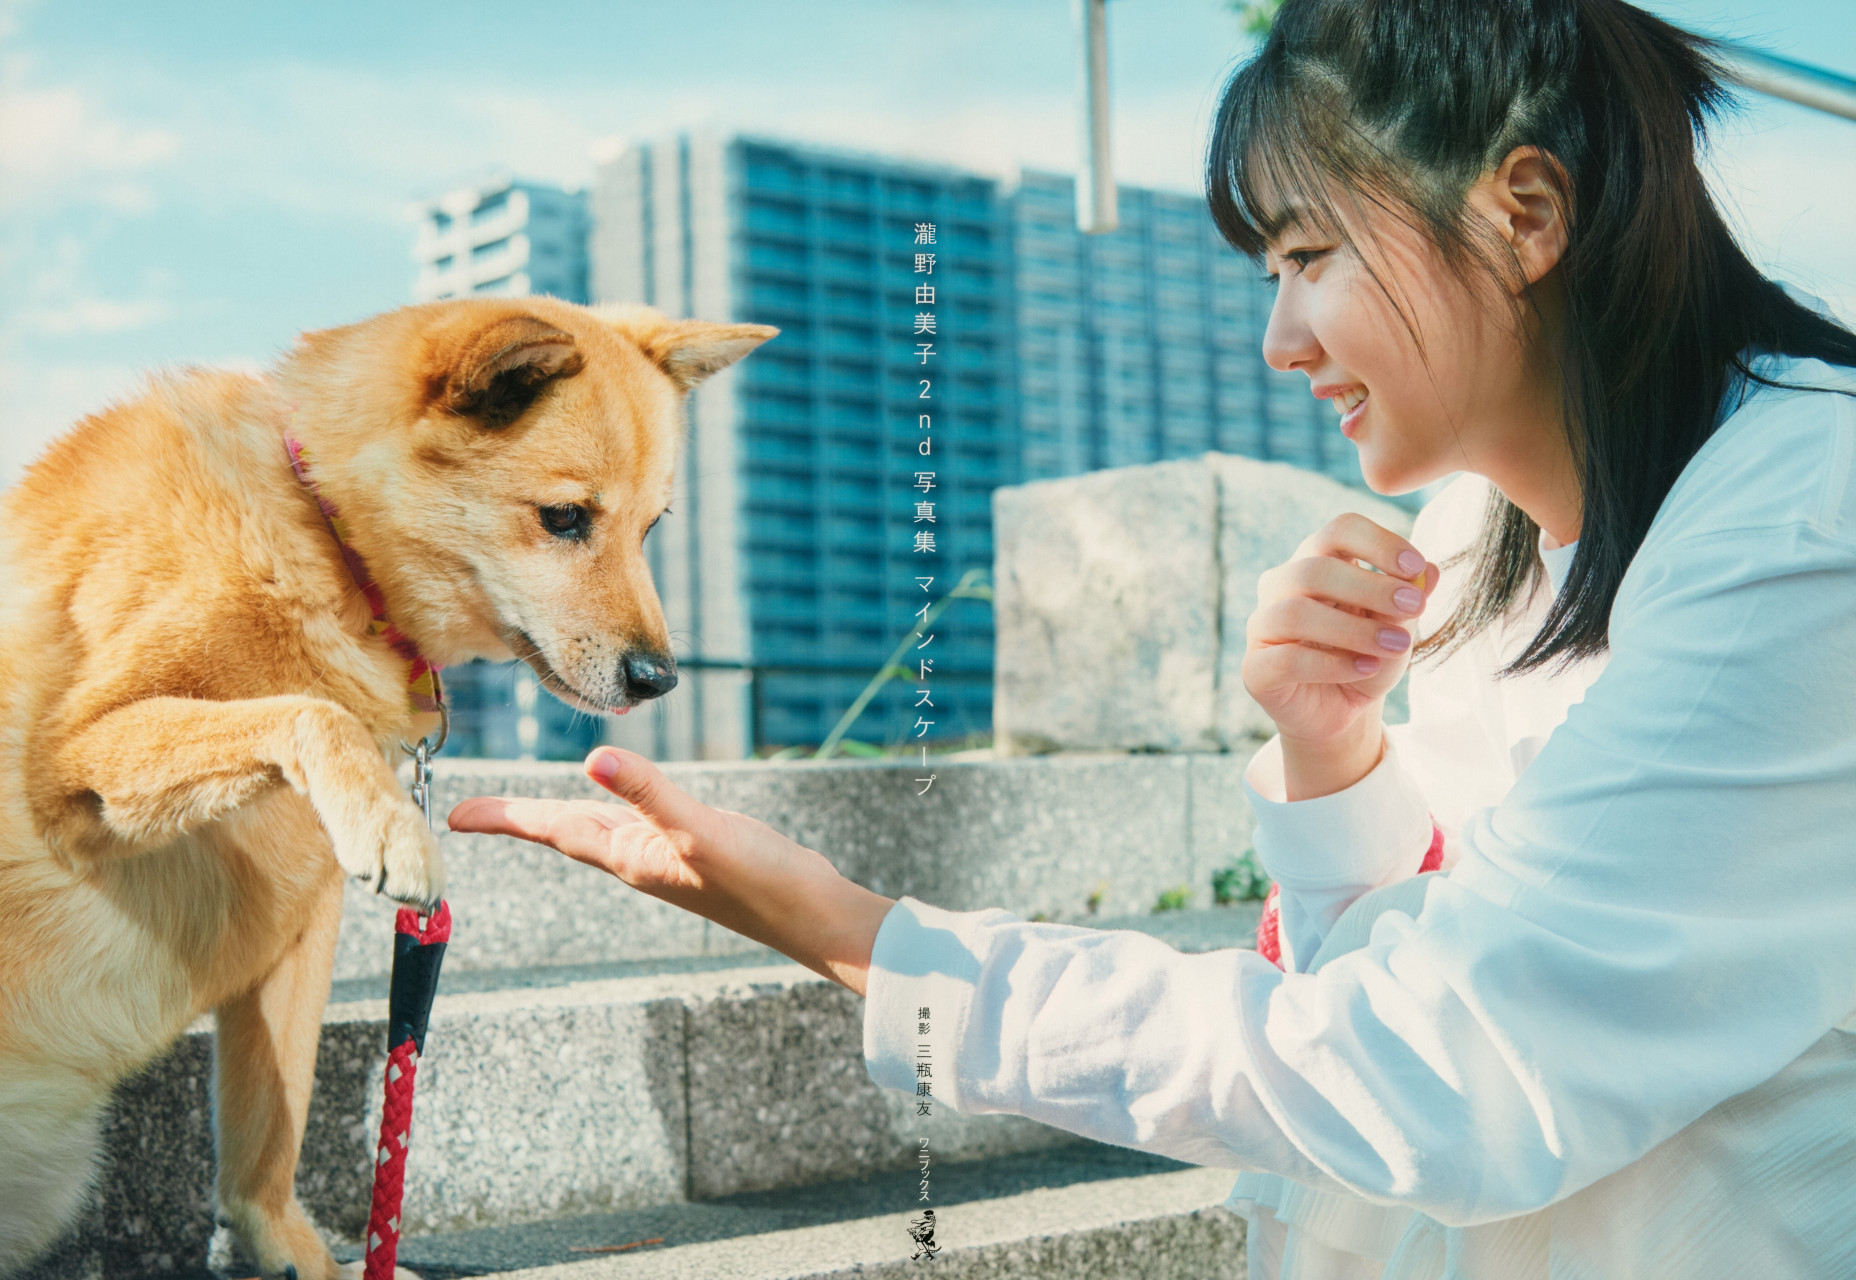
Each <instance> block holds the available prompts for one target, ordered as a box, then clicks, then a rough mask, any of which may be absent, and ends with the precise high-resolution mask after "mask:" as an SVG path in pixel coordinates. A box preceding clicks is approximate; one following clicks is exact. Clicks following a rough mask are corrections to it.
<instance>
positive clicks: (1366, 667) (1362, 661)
mask: <svg viewBox="0 0 1856 1280" xmlns="http://www.w3.org/2000/svg"><path fill="white" fill-rule="evenodd" d="M1353 665H1354V666H1355V667H1357V668H1359V669H1360V670H1361V671H1364V672H1366V673H1367V674H1368V675H1371V674H1372V673H1373V672H1375V671H1377V670H1379V659H1377V658H1369V657H1366V656H1365V655H1364V654H1362V655H1361V656H1359V657H1357V658H1355V659H1354V660H1353Z"/></svg>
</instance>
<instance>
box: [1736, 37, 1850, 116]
mask: <svg viewBox="0 0 1856 1280" xmlns="http://www.w3.org/2000/svg"><path fill="white" fill-rule="evenodd" d="M1721 69H1722V70H1723V71H1725V72H1726V73H1727V78H1728V79H1730V80H1733V81H1735V82H1736V83H1738V84H1742V85H1745V86H1746V87H1747V88H1749V89H1752V90H1755V91H1756V92H1759V93H1764V94H1770V95H1771V96H1772V97H1774V98H1783V99H1785V101H1787V102H1795V103H1797V104H1798V105H1799V106H1801V107H1811V108H1813V109H1815V110H1818V111H1823V112H1827V113H1829V114H1830V115H1833V116H1842V117H1843V118H1844V119H1845V120H1856V80H1852V79H1850V78H1849V77H1848V76H1840V75H1838V74H1837V73H1836V72H1834V71H1825V70H1824V69H1823V68H1821V67H1813V66H1808V65H1806V64H1805V63H1802V62H1793V61H1792V60H1791V59H1789V58H1775V57H1773V56H1772V55H1771V54H1769V53H1760V52H1759V51H1758V50H1756V49H1747V48H1744V47H1742V46H1739V45H1726V46H1724V49H1723V56H1722V58H1721Z"/></svg>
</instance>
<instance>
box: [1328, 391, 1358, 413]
mask: <svg viewBox="0 0 1856 1280" xmlns="http://www.w3.org/2000/svg"><path fill="white" fill-rule="evenodd" d="M1364 399H1366V392H1364V391H1343V392H1341V393H1340V394H1339V395H1337V396H1335V397H1334V412H1336V413H1338V414H1340V416H1341V417H1343V418H1344V417H1346V416H1347V415H1348V414H1350V413H1352V412H1353V411H1354V409H1355V408H1357V407H1358V406H1359V403H1360V401H1362V400H1364Z"/></svg>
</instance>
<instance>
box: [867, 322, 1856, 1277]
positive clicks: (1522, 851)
mask: <svg viewBox="0 0 1856 1280" xmlns="http://www.w3.org/2000/svg"><path fill="white" fill-rule="evenodd" d="M1756 369H1757V370H1758V371H1759V372H1760V373H1762V374H1765V375H1766V376H1768V377H1774V378H1781V379H1784V380H1788V381H1793V382H1805V383H1810V384H1813V385H1824V386H1838V387H1842V388H1844V389H1847V390H1852V391H1856V372H1853V371H1851V370H1848V369H1841V368H1833V367H1831V366H1826V365H1824V364H1822V363H1819V362H1816V361H1790V360H1782V359H1777V358H1772V357H1763V358H1761V360H1760V361H1759V362H1758V363H1757V365H1756ZM1729 411H1731V412H1729ZM1723 412H1724V413H1727V414H1728V416H1727V417H1726V420H1725V421H1724V422H1723V423H1722V425H1721V426H1720V428H1719V429H1718V430H1717V431H1716V432H1715V433H1714V434H1713V435H1712V436H1711V437H1710V438H1709V440H1708V442H1707V443H1706V444H1705V445H1704V446H1703V447H1702V449H1701V450H1700V451H1699V452H1698V453H1697V454H1696V456H1695V457H1694V458H1693V459H1691V461H1690V462H1689V464H1688V466H1687V467H1686V468H1684V470H1683V472H1682V474H1681V475H1680V477H1679V478H1678V480H1677V482H1676V484H1675V486H1674V487H1673V488H1672V490H1671V491H1670V493H1669V495H1668V496H1667V498H1666V499H1665V500H1664V502H1663V504H1662V506H1661V508H1660V509H1659V510H1658V512H1657V514H1656V518H1655V520H1654V522H1653V523H1652V525H1651V528H1650V531H1649V533H1648V535H1647V536H1646V538H1645V539H1644V542H1643V544H1642V546H1641V548H1640V549H1639V551H1638V553H1637V555H1636V557H1635V559H1634V560H1633V561H1632V562H1631V564H1630V566H1629V569H1628V571H1627V573H1626V574H1625V577H1624V581H1623V584H1622V586H1621V588H1620V590H1619V592H1618V595H1617V598H1616V601H1615V603H1614V606H1613V610H1612V614H1611V626H1610V653H1609V655H1608V657H1607V659H1606V660H1604V661H1603V662H1602V664H1588V666H1587V669H1586V670H1584V671H1578V670H1576V669H1575V671H1572V672H1567V673H1565V674H1562V675H1560V676H1557V677H1555V676H1553V675H1552V674H1551V673H1541V672H1536V673H1533V674H1532V675H1531V676H1530V677H1526V678H1524V679H1523V680H1522V681H1516V682H1497V681H1494V680H1493V679H1492V678H1491V676H1490V674H1489V673H1490V671H1492V669H1493V668H1492V664H1491V662H1490V654H1491V652H1493V651H1495V650H1499V651H1501V652H1503V653H1506V654H1512V653H1513V652H1514V651H1515V650H1516V649H1517V648H1518V643H1519V641H1521V640H1524V639H1525V638H1526V635H1525V634H1520V633H1518V632H1517V631H1515V630H1513V629H1505V630H1504V633H1503V634H1502V635H1500V636H1495V635H1491V636H1489V637H1486V638H1484V640H1483V641H1482V642H1481V643H1480V644H1479V646H1477V647H1479V649H1480V657H1477V656H1476V655H1475V654H1472V653H1471V652H1470V651H1468V650H1465V651H1462V652H1461V653H1459V655H1457V657H1458V658H1459V659H1461V661H1453V662H1452V663H1447V664H1443V665H1444V667H1449V668H1451V671H1450V672H1449V678H1448V679H1441V680H1440V679H1434V678H1432V677H1433V676H1436V677H1442V676H1444V675H1445V674H1446V673H1445V671H1444V669H1443V667H1440V668H1438V669H1437V670H1436V671H1434V672H1431V673H1427V672H1426V669H1425V665H1424V664H1420V665H1418V666H1416V667H1414V669H1413V675H1412V717H1411V723H1410V724H1409V725H1407V726H1392V727H1391V728H1390V729H1389V730H1388V747H1387V751H1386V754H1385V757H1384V759H1382V760H1381V762H1380V764H1379V766H1378V767H1377V768H1376V769H1375V770H1374V771H1373V772H1372V773H1371V774H1369V775H1368V776H1367V777H1366V778H1365V779H1363V780H1362V781H1361V782H1360V783H1358V784H1356V785H1355V786H1354V787H1351V788H1348V789H1347V790H1345V791H1342V792H1339V793H1337V794H1335V795H1332V796H1325V797H1321V798H1319V799H1315V800H1305V801H1298V802H1294V803H1284V802H1283V801H1282V800H1281V796H1282V791H1281V790H1280V787H1281V781H1280V763H1279V757H1278V756H1277V754H1276V745H1275V743H1274V742H1273V741H1272V743H1271V744H1270V745H1269V746H1266V747H1265V748H1264V749H1263V750H1262V751H1260V752H1259V753H1258V756H1257V757H1256V759H1255V760H1253V762H1252V764H1251V766H1250V768H1249V769H1248V770H1247V771H1246V776H1245V785H1246V790H1247V792H1248V793H1249V795H1250V799H1251V802H1252V804H1253V806H1254V807H1255V808H1256V811H1257V830H1256V845H1257V850H1258V853H1259V856H1260V857H1262V859H1263V860H1264V863H1265V867H1266V869H1267V870H1268V871H1269V872H1270V873H1271V875H1272V876H1273V877H1275V878H1276V880H1277V881H1278V883H1279V884H1280V885H1281V886H1282V910H1283V935H1284V941H1285V944H1286V948H1285V950H1286V952H1287V953H1288V958H1289V963H1288V968H1289V969H1290V971H1289V972H1283V971H1281V970H1278V969H1277V968H1276V967H1275V966H1273V965H1271V964H1270V963H1269V962H1268V961H1266V960H1264V959H1263V958H1262V957H1261V956H1259V955H1257V954H1256V953H1255V952H1254V951H1248V950H1230V951H1219V952H1213V953H1209V954H1203V955H1183V954H1180V953H1178V952H1175V951H1173V950H1172V949H1171V948H1169V947H1167V946H1165V945H1164V944H1163V943H1160V942H1158V941H1156V940H1154V939H1152V938H1149V937H1146V936H1144V935H1141V934H1136V933H1127V932H1106V931H1099V930H1092V929H1085V928H1080V927H1075V926H1065V925H1053V924H1032V923H1027V922H1025V921H1022V920H1019V919H1017V918H1016V917H1014V916H1012V915H1010V914H1008V913H1006V912H1004V911H998V910H987V911H971V912H950V911H943V910H940V909H937V908H935V907H931V906H928V905H926V904H924V903H921V902H919V901H917V900H915V899H913V898H904V899H903V900H902V901H901V902H899V903H898V904H897V905H896V906H895V907H894V908H893V909H892V910H891V911H890V913H889V915H888V916H887V917H886V918H885V920H884V922H883V926H882V928H881V930H880V931H879V933H878V935H877V940H876V947H875V952H874V954H873V956H872V965H871V972H870V981H869V988H868V1001H867V1006H866V1011H865V1023H864V1051H865V1057H866V1065H867V1067H868V1069H869V1072H870V1075H871V1078H872V1079H873V1080H875V1081H876V1082H877V1083H878V1084H881V1085H886V1086H889V1087H894V1088H902V1089H907V1090H908V1091H909V1092H911V1093H913V1092H915V1091H916V1087H917V1083H918V1079H919V1075H918V1071H917V1064H918V1062H920V1061H923V1060H926V1061H928V1062H930V1063H932V1070H933V1074H932V1077H931V1078H932V1082H933V1091H934V1095H935V1097H936V1098H937V1099H938V1100H939V1101H940V1102H941V1103H943V1104H946V1105H951V1106H952V1107H953V1108H954V1109H956V1110H958V1111H961V1112H966V1113H979V1112H1009V1113H1013V1114H1018V1115H1024V1116H1029V1117H1031V1118H1033V1119H1037V1120H1041V1121H1044V1122H1046V1123H1048V1124H1052V1125H1056V1126H1058V1127H1060V1128H1064V1129H1067V1130H1069V1131H1071V1132H1074V1133H1078V1134H1082V1135H1085V1136H1087V1137H1091V1138H1096V1139H1099V1140H1101V1141H1105V1142H1111V1143H1116V1144H1119V1145H1123V1146H1127V1147H1133V1148H1136V1149H1140V1150H1144V1151H1151V1152H1156V1153H1159V1154H1163V1155H1168V1156H1172V1157H1174V1158H1176V1159H1180V1160H1185V1161H1190V1162H1193V1163H1198V1164H1206V1165H1219V1166H1225V1167H1229V1168H1233V1169H1243V1170H1246V1171H1250V1173H1249V1174H1247V1176H1246V1177H1245V1178H1244V1179H1240V1181H1239V1184H1238V1187H1237V1189H1236V1191H1235V1192H1234V1194H1233V1197H1232V1203H1233V1204H1234V1205H1235V1206H1237V1207H1239V1208H1241V1209H1244V1210H1246V1211H1249V1212H1252V1213H1256V1212H1257V1211H1258V1209H1259V1206H1261V1210H1262V1216H1264V1217H1266V1218H1271V1219H1272V1221H1271V1222H1270V1223H1268V1224H1266V1225H1267V1226H1268V1227H1269V1229H1270V1231H1273V1232H1274V1234H1273V1235H1268V1234H1267V1233H1266V1234H1265V1235H1260V1234H1259V1232H1258V1229H1257V1228H1256V1227H1255V1226H1254V1225H1253V1233H1252V1246H1251V1247H1252V1254H1253V1274H1275V1273H1276V1272H1280V1274H1281V1275H1282V1276H1284V1277H1285V1278H1288V1277H1293V1280H1302V1278H1303V1277H1304V1276H1313V1275H1316V1274H1321V1275H1324V1276H1331V1275H1339V1274H1347V1275H1352V1274H1362V1275H1364V1274H1381V1273H1383V1274H1385V1275H1387V1276H1398V1277H1401V1278H1403V1277H1417V1276H1427V1277H1428V1276H1444V1275H1449V1276H1464V1277H1498V1276H1499V1277H1502V1278H1503V1280H1509V1278H1511V1277H1520V1276H1530V1275H1538V1276H1542V1277H1546V1276H1552V1277H1561V1276H1568V1277H1570V1276H1581V1277H1583V1276H1619V1277H1623V1276H1631V1277H1638V1278H1642V1277H1669V1278H1670V1280H1675V1278H1676V1277H1681V1278H1682V1280H1696V1278H1697V1277H1707V1276H1722V1277H1726V1276H1738V1275H1751V1274H1757V1275H1760V1276H1762V1277H1772V1278H1776V1280H1783V1278H1786V1277H1799V1278H1801V1280H1802V1278H1803V1277H1807V1276H1812V1277H1814V1276H1828V1275H1856V1173H1852V1170H1856V1017H1853V1016H1852V1015H1853V1012H1856V400H1851V399H1850V398H1848V397H1845V396H1840V395H1830V394H1818V393H1810V392H1788V391H1778V390H1772V389H1766V388H1757V387H1755V388H1753V389H1752V392H1751V394H1750V395H1748V396H1747V397H1746V398H1745V399H1744V403H1741V402H1740V400H1739V398H1738V397H1732V398H1730V402H1729V403H1728V404H1727V405H1724V406H1723ZM1480 483H1481V482H1479V481H1477V480H1476V479H1475V478H1474V477H1466V478H1464V479H1463V480H1459V481H1458V482H1457V483H1453V484H1452V485H1451V486H1449V487H1448V488H1447V489H1446V490H1445V492H1444V493H1442V494H1440V495H1438V497H1437V498H1436V499H1434V500H1433V502H1432V503H1431V504H1429V505H1427V507H1426V509H1425V512H1424V513H1423V514H1422V515H1421V516H1420V519H1419V526H1418V529H1417V530H1416V531H1415V536H1414V538H1413V541H1414V542H1416V543H1417V544H1418V545H1419V547H1420V549H1422V550H1424V551H1425V553H1426V555H1427V556H1428V557H1429V558H1431V559H1432V560H1440V559H1441V558H1442V556H1440V555H1439V554H1438V551H1439V549H1441V550H1442V551H1443V552H1444V554H1448V552H1449V551H1450V550H1452V549H1454V548H1453V547H1444V546H1442V545H1441V544H1442V543H1443V542H1448V541H1451V540H1452V539H1454V538H1457V537H1460V536H1461V535H1462V532H1463V529H1464V527H1465V521H1464V520H1463V512H1464V510H1465V509H1466V508H1474V507H1476V506H1478V505H1479V500H1478V501H1471V499H1473V498H1475V497H1476V486H1477V485H1478V484H1480ZM1484 492H1486V490H1484ZM1479 514H1480V513H1479V511H1475V510H1471V511H1470V518H1469V521H1468V524H1469V525H1470V526H1472V527H1473V524H1474V521H1475V519H1476V518H1477V517H1479ZM1433 538H1434V539H1437V540H1438V542H1439V546H1438V547H1433V546H1432V545H1428V544H1427V541H1426V539H1433ZM1571 551H1572V549H1571V548H1566V549H1564V552H1565V554H1564V555H1560V556H1554V555H1551V554H1550V555H1549V556H1548V557H1547V559H1548V564H1549V569H1550V571H1553V572H1554V575H1555V577H1556V579H1558V578H1563V576H1564V570H1565V560H1566V559H1567V558H1569V557H1570V554H1571ZM1556 562H1557V563H1556ZM1465 576H1467V575H1466V570H1464V569H1463V568H1458V569H1457V571H1456V574H1455V577H1456V579H1457V580H1459V581H1460V580H1461V579H1462V578H1463V577H1465ZM1450 585H1451V577H1450V575H1449V573H1448V572H1446V578H1445V583H1444V587H1445V588H1448V587H1449V586H1450ZM1443 603H1445V601H1444V600H1443V589H1440V591H1439V592H1438V593H1436V595H1434V597H1433V600H1432V601H1431V605H1430V607H1428V608H1427V611H1426V614H1425V616H1424V618H1423V619H1422V620H1421V623H1420V627H1421V629H1426V628H1427V624H1428V626H1434V625H1435V624H1436V622H1437V621H1439V620H1440V618H1441V613H1440V612H1439V610H1440V609H1441V607H1443ZM1543 607H1544V596H1541V597H1536V599H1535V601H1534V602H1532V608H1533V609H1534V610H1535V613H1534V616H1535V617H1536V618H1537V617H1538V616H1539V613H1538V610H1540V609H1541V608H1543ZM1491 646H1493V649H1492V648H1491ZM1478 664H1480V666H1478ZM1601 666H1602V670H1600V669H1599V668H1600V667H1601ZM1588 684H1589V688H1587V687H1586V686H1587V685H1588ZM1581 694H1582V695H1583V698H1582V699H1581V697H1580V695H1581ZM1561 714H1563V715H1564V720H1563V723H1560V716H1561ZM1556 724H1557V728H1556V727H1555V726H1556ZM1548 734H1551V736H1550V737H1548V736H1547V735H1548ZM1272 771H1274V772H1272ZM1272 788H1273V789H1272ZM1433 816H1434V817H1435V819H1436V821H1437V822H1438V823H1439V825H1440V826H1442V827H1443V829H1444V831H1445V832H1446V836H1447V839H1446V859H1445V870H1444V871H1442V872H1440V873H1436V874H1432V875H1427V876H1424V877H1421V878H1420V881H1419V886H1421V887H1417V888H1416V890H1415V891H1416V894H1417V896H1416V897H1415V898H1411V900H1410V902H1409V903H1408V908H1409V909H1405V910H1400V909H1388V910H1385V911H1384V912H1383V913H1381V914H1379V915H1378V917H1377V919H1376V920H1373V921H1372V922H1371V925H1370V931H1363V932H1362V933H1361V938H1362V940H1363V943H1364V945H1360V946H1358V947H1357V949H1353V950H1350V951H1348V952H1346V953H1345V954H1341V955H1338V956H1334V957H1332V958H1331V959H1330V958H1328V957H1327V956H1323V957H1322V961H1323V963H1321V964H1320V966H1319V968H1318V970H1317V971H1314V972H1307V971H1297V970H1298V968H1299V969H1301V970H1306V969H1307V968H1308V962H1309V961H1310V960H1311V959H1312V958H1313V957H1314V954H1315V950H1316V948H1317V947H1318V946H1319V944H1320V941H1321V940H1322V938H1323V937H1325V935H1326V933H1327V932H1328V930H1329V929H1330V928H1331V927H1333V926H1334V924H1335V922H1336V920H1337V919H1339V917H1340V916H1341V914H1342V913H1343V912H1344V911H1345V910H1346V908H1347V907H1348V906H1349V904H1351V903H1352V902H1353V901H1354V900H1355V899H1356V898H1358V897H1359V896H1360V895H1361V894H1363V893H1365V892H1367V891H1369V890H1372V889H1374V888H1375V887H1377V886H1381V885H1388V884H1393V883H1396V882H1400V881H1403V880H1407V879H1409V878H1410V877H1411V876H1412V875H1413V874H1414V873H1415V872H1416V871H1417V864H1418V862H1419V860H1420V859H1421V858H1422V856H1423V853H1424V850H1425V848H1426V847H1427V845H1428V844H1429V840H1430V826H1431V821H1432V818H1433ZM1406 888H1408V889H1409V888H1412V886H1406ZM1387 892H1398V891H1397V890H1388V891H1387ZM1408 896H1409V895H1408ZM1361 906H1362V909H1363V910H1365V909H1366V908H1368V906H1369V904H1368V903H1362V904H1361ZM1350 919H1351V918H1350ZM924 1008H925V1009H929V1010H930V1011H931V1016H930V1017H929V1018H928V1019H927V1025H928V1027H929V1028H930V1030H929V1031H928V1033H927V1034H926V1035H924V1034H922V1033H921V1032H920V1031H919V1027H920V1026H921V1025H922V1022H921V1020H920V1019H919V1018H918V1012H919V1010H921V1009H924ZM1839 1024H1843V1028H1842V1029H1838V1028H1839ZM924 1054H925V1059H924ZM1251 1175H1264V1176H1263V1177H1255V1176H1251ZM1382 1206H1383V1209H1381V1208H1380V1207H1382ZM1278 1209H1281V1210H1282V1211H1283V1218H1282V1219H1281V1220H1276V1219H1274V1217H1273V1215H1274V1214H1275V1213H1276V1211H1277V1210H1278ZM1284 1221H1291V1222H1296V1223H1299V1224H1300V1225H1298V1226H1292V1227H1291V1228H1290V1229H1289V1231H1288V1232H1287V1235H1286V1236H1285V1234H1284V1233H1283V1231H1282V1229H1281V1228H1282V1223H1283V1222H1284ZM1304 1236H1305V1237H1306V1245H1307V1247H1306V1250H1305V1256H1304V1257H1303V1258H1302V1259H1301V1260H1300V1261H1298V1260H1297V1258H1296V1256H1295V1252H1294V1251H1295V1247H1296V1244H1297V1241H1298V1238H1300V1237H1304ZM1285 1248H1287V1249H1288V1250H1289V1253H1288V1255H1287V1256H1285V1255H1284V1254H1283V1252H1282V1251H1283V1250H1284V1249H1285ZM1272 1251H1273V1252H1272ZM1363 1259H1366V1260H1370V1261H1367V1262H1363V1261H1362V1260H1363ZM1329 1263H1332V1264H1333V1265H1332V1266H1330V1265H1329ZM1259 1265H1260V1266H1261V1267H1263V1268H1264V1270H1262V1271H1260V1272H1259V1271H1256V1269H1255V1268H1256V1267H1257V1266H1259ZM1361 1266H1364V1267H1365V1268H1366V1269H1365V1270H1360V1269H1358V1268H1359V1267H1361ZM1344 1267H1346V1268H1354V1269H1352V1270H1346V1269H1344ZM1272 1268H1273V1269H1275V1271H1272V1270H1271V1269H1272Z"/></svg>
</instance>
